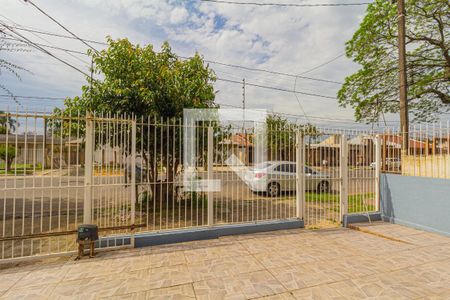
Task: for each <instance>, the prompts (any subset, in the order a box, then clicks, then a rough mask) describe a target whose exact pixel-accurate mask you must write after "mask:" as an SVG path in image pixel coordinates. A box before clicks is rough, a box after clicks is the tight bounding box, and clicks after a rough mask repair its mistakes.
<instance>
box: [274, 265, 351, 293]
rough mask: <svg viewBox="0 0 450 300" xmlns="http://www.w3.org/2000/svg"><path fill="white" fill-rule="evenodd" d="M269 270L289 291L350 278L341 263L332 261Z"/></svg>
mask: <svg viewBox="0 0 450 300" xmlns="http://www.w3.org/2000/svg"><path fill="white" fill-rule="evenodd" d="M269 271H270V272H271V273H272V274H273V275H274V276H275V278H276V279H278V281H280V282H281V283H282V284H283V286H284V287H286V288H287V289H288V290H290V291H293V290H297V289H302V288H306V287H311V286H315V285H320V284H326V283H332V282H336V281H341V280H345V279H349V278H350V277H349V275H348V273H347V272H346V270H345V269H343V267H342V265H340V264H338V263H336V262H333V261H329V262H311V263H305V264H301V265H296V266H290V267H281V268H275V269H269Z"/></svg>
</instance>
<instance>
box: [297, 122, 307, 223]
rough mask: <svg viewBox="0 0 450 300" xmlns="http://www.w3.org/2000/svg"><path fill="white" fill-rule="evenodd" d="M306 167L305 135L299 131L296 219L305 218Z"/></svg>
mask: <svg viewBox="0 0 450 300" xmlns="http://www.w3.org/2000/svg"><path fill="white" fill-rule="evenodd" d="M304 165H305V151H304V143H303V134H302V133H301V132H300V131H297V134H296V168H295V170H296V175H297V176H296V177H297V180H296V181H297V186H296V193H295V195H296V208H297V211H296V217H297V218H298V219H302V220H303V218H304V211H305V184H304V183H305V182H304V177H305V176H304V174H305V172H304Z"/></svg>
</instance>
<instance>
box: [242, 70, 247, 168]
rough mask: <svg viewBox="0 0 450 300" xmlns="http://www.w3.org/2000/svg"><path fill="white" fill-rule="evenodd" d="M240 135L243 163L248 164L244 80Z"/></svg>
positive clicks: (243, 80) (243, 84)
mask: <svg viewBox="0 0 450 300" xmlns="http://www.w3.org/2000/svg"><path fill="white" fill-rule="evenodd" d="M242 133H243V134H244V143H245V148H244V149H245V152H244V156H245V157H244V163H245V164H247V162H248V145H247V131H246V130H245V78H243V79H242Z"/></svg>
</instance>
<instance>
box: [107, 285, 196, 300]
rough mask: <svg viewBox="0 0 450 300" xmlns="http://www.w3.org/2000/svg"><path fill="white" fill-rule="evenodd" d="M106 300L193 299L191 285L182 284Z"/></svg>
mask: <svg viewBox="0 0 450 300" xmlns="http://www.w3.org/2000/svg"><path fill="white" fill-rule="evenodd" d="M105 298H108V299H117V300H119V299H129V300H144V299H153V300H165V299H177V300H181V299H195V293H194V288H193V286H192V284H183V285H177V286H172V287H167V288H161V289H153V290H149V291H142V292H137V293H131V294H125V295H117V296H113V297H105Z"/></svg>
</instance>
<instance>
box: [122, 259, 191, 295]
mask: <svg viewBox="0 0 450 300" xmlns="http://www.w3.org/2000/svg"><path fill="white" fill-rule="evenodd" d="M130 275H131V276H129V277H128V276H127V277H126V278H125V279H123V281H122V283H121V284H120V287H119V288H118V289H117V291H116V292H115V293H114V294H115V295H121V294H129V293H135V292H140V291H146V290H151V289H158V288H164V287H170V286H176V285H180V284H187V283H192V277H191V274H190V272H189V270H188V268H187V267H186V265H176V266H170V267H161V268H152V269H147V270H142V271H138V272H134V273H131V274H130Z"/></svg>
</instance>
